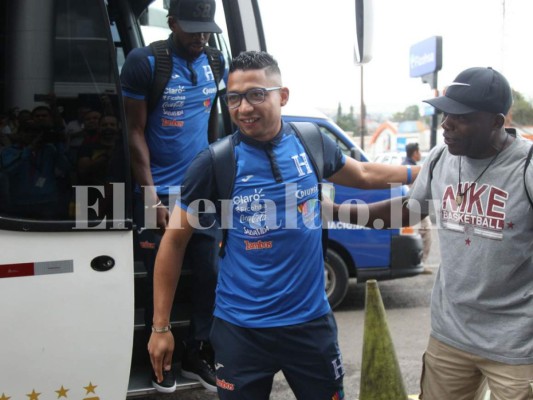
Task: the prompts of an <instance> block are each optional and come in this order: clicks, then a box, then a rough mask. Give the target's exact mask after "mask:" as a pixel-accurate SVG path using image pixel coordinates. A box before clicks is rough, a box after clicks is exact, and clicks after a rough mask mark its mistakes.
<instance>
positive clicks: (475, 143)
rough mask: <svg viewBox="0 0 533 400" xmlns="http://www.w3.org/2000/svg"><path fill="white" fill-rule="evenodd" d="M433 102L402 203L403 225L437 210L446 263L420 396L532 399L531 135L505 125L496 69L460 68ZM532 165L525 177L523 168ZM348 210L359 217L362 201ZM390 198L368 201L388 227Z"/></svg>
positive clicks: (508, 100) (505, 89) (506, 104)
mask: <svg viewBox="0 0 533 400" xmlns="http://www.w3.org/2000/svg"><path fill="white" fill-rule="evenodd" d="M426 102H427V103H429V104H431V105H433V106H434V107H435V108H436V109H437V110H439V111H441V112H443V120H442V123H441V125H442V128H443V129H444V133H443V135H444V142H445V144H444V145H443V146H439V147H437V148H434V149H433V151H432V152H431V154H430V155H429V157H428V159H427V160H426V162H425V164H424V167H423V168H422V171H421V173H420V175H419V176H418V178H417V180H416V181H415V184H414V186H413V188H412V189H411V191H410V193H409V200H408V201H404V202H403V207H402V206H400V205H398V208H396V209H397V210H399V209H400V207H402V208H401V210H402V212H403V215H402V218H403V222H402V223H403V224H404V225H405V224H408V223H409V222H410V223H413V217H417V218H419V217H425V216H426V215H428V214H429V213H430V212H431V213H434V214H435V217H436V220H437V228H438V233H439V242H440V253H441V265H440V268H439V271H438V273H437V276H436V280H435V286H434V288H433V293H432V297H431V337H430V340H429V344H428V348H427V351H426V352H425V354H424V370H423V373H422V380H421V389H422V394H421V396H420V398H421V399H430V400H434V399H438V400H440V399H442V400H449V399H454V400H460V399H464V400H467V399H474V397H475V396H476V393H478V394H479V391H480V388H481V385H482V382H483V381H484V380H486V382H487V383H488V386H489V388H490V390H491V392H492V395H493V396H495V397H493V398H497V399H505V400H522V399H523V400H527V399H532V398H533V210H532V205H531V204H530V199H529V198H528V194H527V192H529V193H533V166H529V168H528V169H525V170H524V168H525V166H526V158H527V155H528V152H529V149H530V147H531V145H532V144H531V142H529V141H526V140H522V139H520V138H517V137H516V135H514V134H513V132H511V130H506V129H505V128H504V123H505V115H506V114H507V113H508V111H509V109H510V107H511V104H512V95H511V88H510V86H509V83H508V82H507V80H506V79H505V77H504V76H503V75H501V74H500V73H498V72H497V71H495V70H493V69H491V68H469V69H467V70H465V71H463V72H461V73H460V74H459V75H458V76H457V77H456V78H455V81H454V82H453V83H452V84H450V86H449V87H448V88H447V90H446V92H445V95H444V96H441V97H437V98H434V99H431V100H426ZM524 171H525V174H524ZM335 207H336V211H337V212H338V213H339V215H343V213H346V210H343V208H347V207H349V208H350V209H349V213H350V220H351V221H357V215H358V209H359V210H360V206H354V205H351V206H348V205H346V206H345V205H343V206H340V208H338V207H339V206H335ZM394 207H395V206H394V204H392V203H391V202H383V203H376V204H373V205H370V206H369V209H370V221H369V223H368V226H372V224H373V221H374V220H375V219H378V218H381V219H383V220H384V221H385V222H386V223H389V224H390V218H391V217H390V214H391V209H392V210H394Z"/></svg>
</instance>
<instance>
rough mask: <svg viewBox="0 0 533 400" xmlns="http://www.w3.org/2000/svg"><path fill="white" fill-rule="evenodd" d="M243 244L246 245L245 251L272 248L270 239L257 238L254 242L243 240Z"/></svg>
mask: <svg viewBox="0 0 533 400" xmlns="http://www.w3.org/2000/svg"><path fill="white" fill-rule="evenodd" d="M244 245H245V246H246V247H245V249H246V251H249V250H266V249H271V248H272V240H268V241H263V240H258V241H255V242H252V241H250V240H245V241H244Z"/></svg>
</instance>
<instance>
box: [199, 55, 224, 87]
mask: <svg viewBox="0 0 533 400" xmlns="http://www.w3.org/2000/svg"><path fill="white" fill-rule="evenodd" d="M204 51H205V54H206V55H207V60H208V61H209V66H210V67H211V71H213V76H214V77H215V83H216V85H217V89H218V84H219V82H220V80H221V79H222V74H223V69H224V68H223V66H222V60H221V54H222V53H221V52H220V51H219V50H218V49H217V48H215V47H210V46H205V47H204Z"/></svg>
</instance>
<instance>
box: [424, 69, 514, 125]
mask: <svg viewBox="0 0 533 400" xmlns="http://www.w3.org/2000/svg"><path fill="white" fill-rule="evenodd" d="M424 102H426V103H429V104H431V105H432V106H433V107H435V108H436V109H438V110H440V111H443V112H445V113H447V114H469V113H472V112H476V111H486V112H489V113H494V114H499V113H501V114H503V115H506V114H507V112H508V111H509V109H510V108H511V104H512V103H513V95H512V93H511V87H510V86H509V82H507V79H505V77H504V76H503V75H502V74H500V73H499V72H498V71H496V70H494V69H492V68H490V67H488V68H478V67H475V68H468V69H466V70H464V71H463V72H461V73H460V74H459V75H457V77H456V78H455V80H454V81H453V82H452V83H451V84H450V85H449V86H448V87H447V88H446V90H445V92H444V96H440V97H435V98H434V99H429V100H424Z"/></svg>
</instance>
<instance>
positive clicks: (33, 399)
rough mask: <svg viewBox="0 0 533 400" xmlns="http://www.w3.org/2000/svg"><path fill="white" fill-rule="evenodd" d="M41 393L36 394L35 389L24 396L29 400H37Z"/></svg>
mask: <svg viewBox="0 0 533 400" xmlns="http://www.w3.org/2000/svg"><path fill="white" fill-rule="evenodd" d="M40 395H41V393H38V392H36V391H35V389H32V391H31V393H29V394H27V395H26V396H28V397H29V400H39V396H40Z"/></svg>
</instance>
